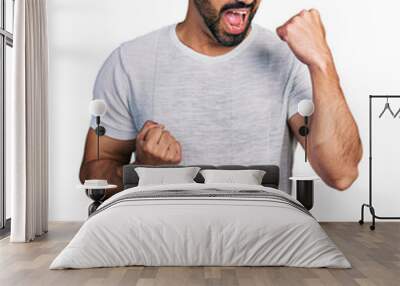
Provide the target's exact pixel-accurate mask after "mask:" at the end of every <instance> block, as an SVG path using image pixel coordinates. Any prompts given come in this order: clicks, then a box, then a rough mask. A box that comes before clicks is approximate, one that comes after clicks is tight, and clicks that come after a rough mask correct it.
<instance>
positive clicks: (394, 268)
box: [0, 222, 400, 286]
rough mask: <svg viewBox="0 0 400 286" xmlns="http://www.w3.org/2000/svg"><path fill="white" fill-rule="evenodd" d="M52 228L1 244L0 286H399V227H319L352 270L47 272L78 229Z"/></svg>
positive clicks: (59, 225) (54, 225)
mask: <svg viewBox="0 0 400 286" xmlns="http://www.w3.org/2000/svg"><path fill="white" fill-rule="evenodd" d="M80 225H81V224H80V223H51V224H50V231H49V233H48V234H47V235H46V236H44V237H42V238H40V239H38V240H37V241H35V242H33V243H30V244H9V242H8V238H6V239H3V240H1V241H0V285H2V286H9V285H10V286H17V285H29V286H34V285H40V286H42V285H43V286H44V285H52V286H61V285H68V286H75V285H85V286H87V285H96V286H98V285H137V286H153V285H160V286H161V285H167V286H178V285H202V286H203V285H204V286H206V285H207V286H211V285H227V286H235V285H238V286H251V285H255V286H262V285H289V286H293V285H346V286H351V285H361V286H370V285H382V286H391V285H396V286H398V285H400V223H392V222H390V223H384V222H379V223H378V224H377V229H376V231H375V232H372V231H370V230H369V228H368V225H363V226H360V225H358V224H357V223H322V226H323V228H324V229H325V230H326V231H327V233H328V234H329V236H330V237H331V238H332V240H333V241H335V242H336V244H337V245H338V246H339V248H340V249H341V250H342V251H343V252H344V254H345V255H346V256H347V258H348V259H349V260H350V262H351V263H352V265H353V268H352V269H349V270H341V269H303V268H285V267H125V268H102V269H89V270H63V271H60V270H57V271H50V270H48V267H49V264H50V262H51V261H52V260H53V259H54V257H55V256H56V255H57V254H58V253H59V252H60V251H61V250H62V249H63V247H64V246H65V245H66V244H67V242H68V241H69V240H70V239H71V238H72V237H73V235H74V234H75V233H76V231H77V230H78V229H79V227H80Z"/></svg>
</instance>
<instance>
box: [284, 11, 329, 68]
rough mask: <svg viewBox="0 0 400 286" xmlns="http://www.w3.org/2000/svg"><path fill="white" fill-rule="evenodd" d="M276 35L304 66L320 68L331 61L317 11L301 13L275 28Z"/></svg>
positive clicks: (323, 29)
mask: <svg viewBox="0 0 400 286" xmlns="http://www.w3.org/2000/svg"><path fill="white" fill-rule="evenodd" d="M277 33H278V36H279V37H280V38H281V39H282V40H283V41H285V42H286V43H287V44H288V45H289V47H290V49H291V50H292V51H293V53H294V54H295V56H296V57H297V58H298V59H299V60H300V61H301V62H303V63H304V64H306V65H308V66H317V67H321V66H324V65H325V64H326V63H327V62H331V61H332V54H331V51H330V49H329V46H328V44H327V41H326V37H325V28H324V25H323V23H322V21H321V17H320V15H319V12H318V11H317V10H315V9H311V10H309V11H307V10H303V11H301V12H300V13H299V14H297V15H296V16H294V17H292V18H291V19H290V20H289V21H287V22H286V23H285V24H284V25H282V26H281V27H279V28H277Z"/></svg>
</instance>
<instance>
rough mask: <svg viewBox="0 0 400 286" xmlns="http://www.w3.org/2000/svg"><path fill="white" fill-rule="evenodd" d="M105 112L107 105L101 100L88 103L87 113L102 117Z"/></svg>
mask: <svg viewBox="0 0 400 286" xmlns="http://www.w3.org/2000/svg"><path fill="white" fill-rule="evenodd" d="M106 111H107V105H106V103H105V101H104V100H102V99H95V100H92V101H91V102H90V105H89V112H90V114H91V115H93V116H103V115H104V114H105V113H106Z"/></svg>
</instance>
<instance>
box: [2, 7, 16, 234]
mask: <svg viewBox="0 0 400 286" xmlns="http://www.w3.org/2000/svg"><path fill="white" fill-rule="evenodd" d="M13 26H14V0H0V229H1V230H0V236H2V234H4V233H5V232H8V231H9V225H10V219H9V217H10V210H9V202H10V200H9V197H10V195H9V194H8V193H7V192H6V188H5V175H4V173H5V168H4V166H5V162H4V159H5V150H4V148H5V104H6V101H5V99H6V97H7V95H8V94H9V93H10V92H11V85H10V83H11V74H10V73H11V67H12V55H11V49H12V47H13V30H14V27H13Z"/></svg>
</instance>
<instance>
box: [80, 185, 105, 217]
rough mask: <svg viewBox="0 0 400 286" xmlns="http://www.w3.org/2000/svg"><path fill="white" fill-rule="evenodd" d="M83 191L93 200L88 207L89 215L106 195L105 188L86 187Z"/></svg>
mask: <svg viewBox="0 0 400 286" xmlns="http://www.w3.org/2000/svg"><path fill="white" fill-rule="evenodd" d="M85 193H86V195H87V196H88V197H89V198H91V199H92V200H93V201H94V202H93V203H92V204H91V205H90V206H89V208H88V214H89V216H90V215H91V214H92V213H94V212H95V211H96V210H97V208H98V207H99V206H100V205H101V203H102V202H103V200H104V198H105V196H106V189H86V190H85Z"/></svg>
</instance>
